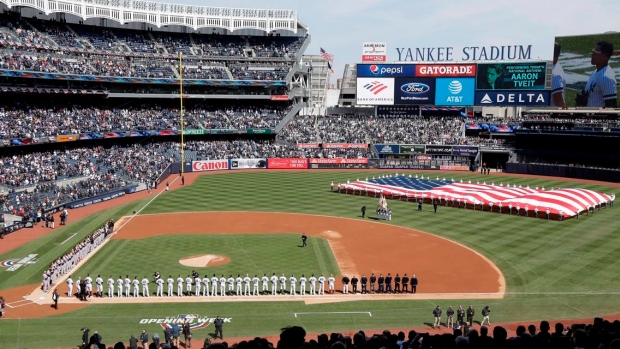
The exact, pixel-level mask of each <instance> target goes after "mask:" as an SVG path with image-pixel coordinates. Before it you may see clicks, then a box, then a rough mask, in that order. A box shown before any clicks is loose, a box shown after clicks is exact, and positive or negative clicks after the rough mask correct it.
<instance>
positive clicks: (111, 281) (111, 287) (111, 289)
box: [108, 275, 114, 298]
mask: <svg viewBox="0 0 620 349" xmlns="http://www.w3.org/2000/svg"><path fill="white" fill-rule="evenodd" d="M108 297H110V298H112V297H114V278H112V275H110V277H109V278H108Z"/></svg>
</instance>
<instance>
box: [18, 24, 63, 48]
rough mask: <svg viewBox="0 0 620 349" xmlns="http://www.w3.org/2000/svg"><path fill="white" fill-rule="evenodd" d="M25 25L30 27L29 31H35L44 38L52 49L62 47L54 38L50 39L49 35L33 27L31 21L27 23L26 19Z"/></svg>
mask: <svg viewBox="0 0 620 349" xmlns="http://www.w3.org/2000/svg"><path fill="white" fill-rule="evenodd" d="M23 23H24V24H26V25H28V27H30V28H28V29H30V30H33V31H35V32H36V33H37V35H38V36H39V37H41V38H43V40H45V42H46V43H47V44H48V45H50V46H52V47H61V46H60V45H58V43H57V42H56V41H54V40H53V39H52V38H50V36H49V35H47V33H44V32H42V31H40V30H38V29H37V28H36V27H35V26H34V25H32V24H31V23H30V22H29V21H27V20H26V19H24V20H23Z"/></svg>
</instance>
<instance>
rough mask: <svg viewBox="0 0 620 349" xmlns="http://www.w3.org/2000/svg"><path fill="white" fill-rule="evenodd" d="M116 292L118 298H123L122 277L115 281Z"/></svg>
mask: <svg viewBox="0 0 620 349" xmlns="http://www.w3.org/2000/svg"><path fill="white" fill-rule="evenodd" d="M116 286H117V288H116V290H117V295H118V296H119V297H122V296H123V277H122V276H119V277H118V279H117V280H116Z"/></svg>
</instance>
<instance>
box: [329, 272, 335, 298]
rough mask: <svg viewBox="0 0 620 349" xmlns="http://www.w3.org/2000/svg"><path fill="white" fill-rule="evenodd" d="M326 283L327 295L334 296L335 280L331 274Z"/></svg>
mask: <svg viewBox="0 0 620 349" xmlns="http://www.w3.org/2000/svg"><path fill="white" fill-rule="evenodd" d="M327 282H329V293H331V294H334V291H335V290H336V285H335V283H336V278H335V277H334V274H331V275H330V276H329V278H327Z"/></svg>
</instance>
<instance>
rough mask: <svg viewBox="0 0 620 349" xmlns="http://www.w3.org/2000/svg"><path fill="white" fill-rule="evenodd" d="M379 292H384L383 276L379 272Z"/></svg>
mask: <svg viewBox="0 0 620 349" xmlns="http://www.w3.org/2000/svg"><path fill="white" fill-rule="evenodd" d="M378 281H379V293H385V277H383V274H379V280H378Z"/></svg>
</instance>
